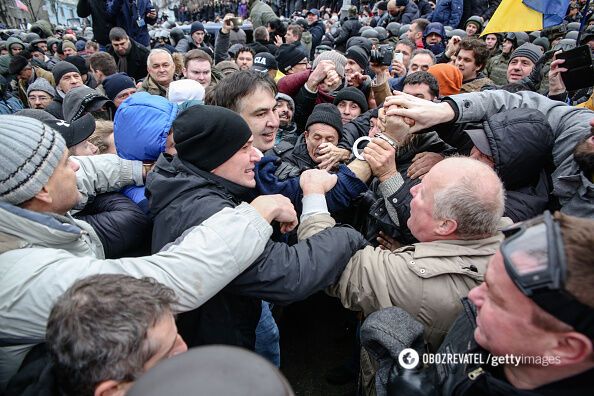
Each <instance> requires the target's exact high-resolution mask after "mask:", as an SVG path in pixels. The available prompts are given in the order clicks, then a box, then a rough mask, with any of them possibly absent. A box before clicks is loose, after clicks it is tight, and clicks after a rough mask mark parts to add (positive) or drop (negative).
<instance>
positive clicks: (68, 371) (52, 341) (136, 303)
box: [46, 274, 188, 396]
mask: <svg viewBox="0 0 594 396" xmlns="http://www.w3.org/2000/svg"><path fill="white" fill-rule="evenodd" d="M178 304H179V302H178V298H177V296H176V294H175V292H174V291H173V290H172V289H171V288H169V287H167V286H165V285H163V284H161V283H159V282H157V281H155V280H154V279H151V278H140V279H139V278H135V277H132V276H128V275H121V274H102V275H92V276H89V277H86V278H83V279H81V280H78V281H76V282H75V283H74V284H73V285H72V286H71V287H70V288H68V290H66V292H65V293H64V294H62V295H61V296H60V297H59V298H58V300H57V301H56V303H55V304H54V306H53V308H52V310H51V312H50V315H49V318H48V323H47V331H46V338H47V346H48V350H49V356H50V359H51V362H52V363H53V365H54V373H55V377H56V385H57V387H58V388H59V389H60V391H61V392H60V393H63V394H64V395H68V396H70V395H72V396H74V395H94V394H99V395H101V394H107V393H110V392H113V391H115V390H118V391H120V392H123V391H126V390H128V389H130V388H131V387H132V385H133V384H134V381H135V380H136V379H137V378H138V377H139V376H141V375H143V374H144V373H145V372H146V371H147V370H149V369H151V368H152V367H153V366H155V365H156V364H158V363H159V362H160V361H162V360H164V359H167V358H170V357H173V356H175V355H177V354H180V353H183V352H185V351H187V350H188V347H187V345H186V343H185V342H184V340H183V339H182V338H181V336H180V335H179V334H178V332H177V327H176V326H175V317H174V315H175V313H176V308H177V306H178ZM132 312H133V313H134V314H133V315H130V314H131V313H132ZM124 323H125V324H126V326H122V324H124Z"/></svg>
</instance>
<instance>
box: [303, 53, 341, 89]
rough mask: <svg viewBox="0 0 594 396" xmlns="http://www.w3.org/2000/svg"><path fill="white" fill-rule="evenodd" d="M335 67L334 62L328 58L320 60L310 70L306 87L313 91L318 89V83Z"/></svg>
mask: <svg viewBox="0 0 594 396" xmlns="http://www.w3.org/2000/svg"><path fill="white" fill-rule="evenodd" d="M335 69H336V67H335V66H334V63H333V62H332V61H329V60H323V61H320V63H319V64H318V66H316V68H315V69H314V70H313V71H312V72H311V74H310V75H309V77H308V79H307V87H308V88H309V89H310V90H311V91H315V90H317V89H318V85H320V84H321V83H322V81H324V80H325V79H326V77H327V75H328V72H330V71H331V70H334V71H335Z"/></svg>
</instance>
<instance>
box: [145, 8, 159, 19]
mask: <svg viewBox="0 0 594 396" xmlns="http://www.w3.org/2000/svg"><path fill="white" fill-rule="evenodd" d="M146 16H147V18H151V19H155V18H157V11H155V10H151V11H150V12H149V13H147V14H146Z"/></svg>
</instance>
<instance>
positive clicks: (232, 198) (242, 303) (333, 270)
mask: <svg viewBox="0 0 594 396" xmlns="http://www.w3.org/2000/svg"><path fill="white" fill-rule="evenodd" d="M251 193H252V190H247V189H245V188H243V187H240V186H238V185H236V184H233V183H230V182H229V181H226V180H224V179H220V178H218V177H217V176H215V175H213V174H211V173H208V172H204V171H201V170H198V169H196V168H195V167H194V166H192V165H191V164H188V163H186V162H183V161H182V160H180V159H179V158H178V157H171V156H167V155H162V156H161V157H160V158H159V160H158V161H157V164H156V167H155V170H154V171H153V172H151V173H150V174H149V177H148V180H147V194H148V196H149V202H150V208H151V213H152V214H153V216H154V222H155V224H154V228H153V246H152V248H153V251H158V250H159V249H161V248H162V247H163V246H164V245H165V244H167V243H169V242H171V241H173V240H175V239H176V238H177V237H179V236H180V235H181V234H182V233H183V232H184V231H185V230H187V229H188V228H190V227H193V226H196V225H199V224H201V223H202V222H203V221H204V220H206V219H207V218H209V217H210V216H211V215H213V214H214V213H216V212H218V211H219V210H221V209H223V208H225V207H235V206H237V205H238V204H239V203H240V200H242V199H244V200H249V199H251V197H250V198H248V195H250V194H251ZM364 245H365V240H364V239H363V237H362V236H361V235H360V234H359V233H358V232H356V231H355V230H353V229H351V228H349V227H334V228H332V229H327V230H324V231H322V232H320V233H318V234H316V235H314V236H312V237H311V238H308V239H307V240H305V241H302V242H300V243H297V244H295V245H293V246H289V245H287V244H285V243H278V242H273V241H272V240H270V241H269V242H268V244H267V245H266V249H265V250H264V253H262V255H261V256H260V257H259V258H258V259H257V260H256V261H255V262H254V263H253V264H252V266H251V267H250V268H248V269H247V270H246V271H245V272H244V273H242V274H241V275H240V276H238V277H237V278H236V279H235V280H234V281H233V282H231V283H230V284H229V285H228V286H227V287H226V288H225V289H223V290H222V291H221V292H220V293H218V294H217V295H216V296H215V297H213V298H212V299H211V300H209V301H208V302H207V303H206V304H204V305H203V306H202V307H200V308H198V309H196V310H194V311H191V312H189V313H186V314H183V315H181V316H182V318H181V320H180V323H179V324H180V326H179V330H180V333H181V334H182V336H183V337H184V339H185V340H186V342H188V344H189V345H191V346H195V345H202V344H214V343H220V344H229V345H238V346H242V347H245V348H249V349H253V348H254V342H255V329H256V325H257V324H258V321H259V318H260V299H265V300H266V301H270V302H273V303H278V304H288V303H291V302H294V301H299V300H302V299H304V298H306V297H308V296H309V295H311V294H312V293H314V292H316V291H319V290H322V289H324V288H325V287H327V286H329V285H330V284H332V283H335V282H336V281H337V280H338V277H339V276H340V274H341V272H342V270H343V269H344V267H345V266H346V264H347V262H348V261H349V259H350V258H351V256H352V255H353V254H354V253H355V252H356V251H357V250H359V249H360V248H362V247H363V246H364Z"/></svg>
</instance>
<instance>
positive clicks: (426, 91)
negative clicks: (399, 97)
mask: <svg viewBox="0 0 594 396" xmlns="http://www.w3.org/2000/svg"><path fill="white" fill-rule="evenodd" d="M402 92H404V93H407V94H409V95H413V96H416V97H417V98H422V99H425V100H434V99H436V98H438V97H439V85H438V83H437V80H436V79H435V77H433V75H431V74H430V73H429V72H427V71H425V70H421V71H418V72H416V73H412V74H409V75H408V76H406V78H405V79H404V86H403V89H402Z"/></svg>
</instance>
